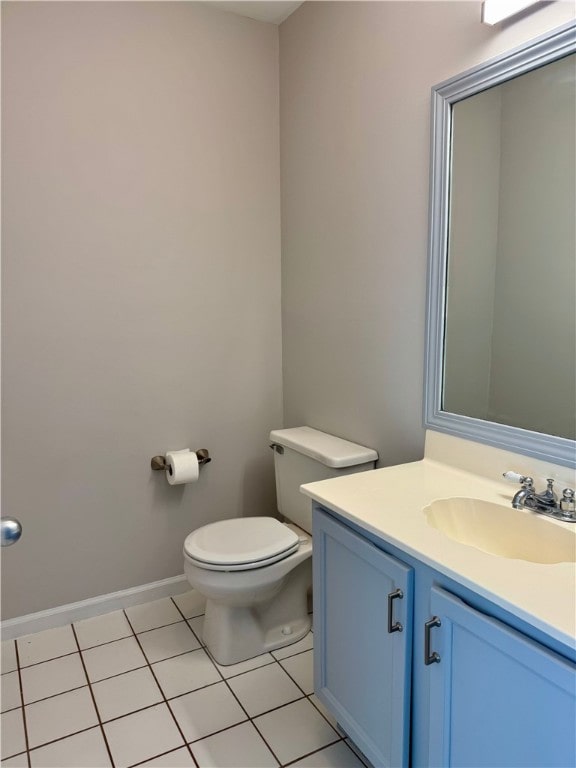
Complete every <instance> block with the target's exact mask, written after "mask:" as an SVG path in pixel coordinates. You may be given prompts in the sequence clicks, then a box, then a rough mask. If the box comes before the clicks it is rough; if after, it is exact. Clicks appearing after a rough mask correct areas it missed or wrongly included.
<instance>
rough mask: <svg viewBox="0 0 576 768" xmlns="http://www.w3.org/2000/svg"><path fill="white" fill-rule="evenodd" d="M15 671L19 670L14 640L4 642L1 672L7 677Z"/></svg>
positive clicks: (0, 662)
mask: <svg viewBox="0 0 576 768" xmlns="http://www.w3.org/2000/svg"><path fill="white" fill-rule="evenodd" d="M15 669H17V664H16V648H15V645H14V640H3V641H2V657H1V661H0V672H2V674H3V675H5V674H6V672H14V670H15Z"/></svg>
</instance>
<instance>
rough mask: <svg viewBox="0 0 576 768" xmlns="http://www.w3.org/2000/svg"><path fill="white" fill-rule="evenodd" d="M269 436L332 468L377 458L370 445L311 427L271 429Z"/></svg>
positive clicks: (362, 462) (274, 440) (349, 465)
mask: <svg viewBox="0 0 576 768" xmlns="http://www.w3.org/2000/svg"><path fill="white" fill-rule="evenodd" d="M270 440H272V442H273V443H277V444H278V445H283V446H285V447H286V448H292V449H293V450H294V451H297V452H298V453H302V454H304V456H309V457H310V458H311V459H316V461H319V462H320V463H321V464H324V465H325V466H327V467H334V468H336V469H341V468H343V467H353V466H355V465H356V464H366V463H368V462H371V461H377V460H378V454H377V452H376V451H375V450H374V449H373V448H366V447H365V446H363V445H358V444H357V443H351V442H350V441H349V440H343V439H342V438H341V437H335V436H334V435H329V434H327V433H326V432H320V431H319V430H317V429H312V427H293V428H292V429H273V430H272V432H270Z"/></svg>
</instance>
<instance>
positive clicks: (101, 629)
mask: <svg viewBox="0 0 576 768" xmlns="http://www.w3.org/2000/svg"><path fill="white" fill-rule="evenodd" d="M74 629H75V631H76V637H77V638H78V645H79V646H80V648H82V650H84V648H92V647H93V646H95V645H102V643H110V642H111V641H112V640H121V639H122V638H123V637H130V635H131V634H132V630H131V629H130V624H128V620H127V619H126V616H124V611H113V612H112V613H105V614H104V615H103V616H94V617H93V618H91V619H83V620H82V621H76V622H75V623H74Z"/></svg>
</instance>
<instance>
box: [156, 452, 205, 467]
mask: <svg viewBox="0 0 576 768" xmlns="http://www.w3.org/2000/svg"><path fill="white" fill-rule="evenodd" d="M195 454H196V456H198V464H199V465H200V466H201V467H202V466H204V464H208V462H209V461H212V459H211V457H210V454H209V453H208V449H207V448H199V449H198V450H197V451H195ZM150 466H151V467H152V469H153V470H155V471H159V470H164V471H166V470H167V469H168V465H167V464H166V456H152V459H151V461H150Z"/></svg>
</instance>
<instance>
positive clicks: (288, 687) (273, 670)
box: [228, 664, 302, 717]
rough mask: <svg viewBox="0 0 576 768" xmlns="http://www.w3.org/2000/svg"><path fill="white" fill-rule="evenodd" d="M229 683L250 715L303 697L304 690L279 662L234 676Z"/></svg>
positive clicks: (258, 713)
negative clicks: (294, 681) (293, 680)
mask: <svg viewBox="0 0 576 768" xmlns="http://www.w3.org/2000/svg"><path fill="white" fill-rule="evenodd" d="M228 684H229V685H230V688H232V690H233V691H234V693H235V694H236V696H237V697H238V699H239V700H240V703H241V704H242V706H243V707H244V709H245V710H246V711H247V712H248V714H249V715H250V717H255V716H256V715H261V714H262V713H263V712H268V710H270V709H274V707H281V706H282V705H283V704H288V702H290V701H295V700H296V699H300V698H302V691H301V690H300V689H299V688H298V686H296V685H295V684H294V683H293V682H292V680H291V679H290V678H289V677H288V675H287V674H286V672H285V671H284V670H283V669H282V667H281V666H280V665H279V664H270V665H269V666H267V667H260V669H254V670H252V671H251V672H246V673H245V674H244V675H239V676H238V677H232V678H231V679H230V680H229V681H228Z"/></svg>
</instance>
